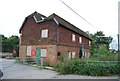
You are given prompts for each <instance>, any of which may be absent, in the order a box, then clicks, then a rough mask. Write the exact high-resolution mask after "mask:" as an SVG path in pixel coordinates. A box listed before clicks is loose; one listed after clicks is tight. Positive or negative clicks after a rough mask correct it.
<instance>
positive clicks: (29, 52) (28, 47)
mask: <svg viewBox="0 0 120 81" xmlns="http://www.w3.org/2000/svg"><path fill="white" fill-rule="evenodd" d="M27 56H31V46H27Z"/></svg>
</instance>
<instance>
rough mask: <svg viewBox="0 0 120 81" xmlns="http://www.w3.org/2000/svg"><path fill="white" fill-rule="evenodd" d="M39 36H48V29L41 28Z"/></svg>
mask: <svg viewBox="0 0 120 81" xmlns="http://www.w3.org/2000/svg"><path fill="white" fill-rule="evenodd" d="M41 37H42V38H47V37H48V29H44V30H42V34H41Z"/></svg>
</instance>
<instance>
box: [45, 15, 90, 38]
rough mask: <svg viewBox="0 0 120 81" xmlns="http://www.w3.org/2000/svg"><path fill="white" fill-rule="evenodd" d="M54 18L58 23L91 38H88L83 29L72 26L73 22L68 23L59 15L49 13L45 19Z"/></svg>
mask: <svg viewBox="0 0 120 81" xmlns="http://www.w3.org/2000/svg"><path fill="white" fill-rule="evenodd" d="M54 18H55V19H56V20H57V22H58V23H59V24H60V25H63V26H64V27H66V28H68V29H70V30H72V31H74V32H76V33H78V34H80V35H82V36H84V37H86V38H88V39H90V40H92V39H91V38H90V36H89V35H88V34H87V33H85V32H84V31H82V30H81V29H79V28H77V27H76V26H74V25H73V24H71V23H69V22H68V21H66V20H64V19H63V18H61V17H60V16H58V15H56V14H55V13H53V14H52V15H50V16H49V17H47V18H46V19H45V20H51V19H54Z"/></svg>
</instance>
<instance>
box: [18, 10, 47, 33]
mask: <svg viewBox="0 0 120 81" xmlns="http://www.w3.org/2000/svg"><path fill="white" fill-rule="evenodd" d="M31 17H34V18H35V21H40V20H42V18H46V16H44V15H42V14H40V13H38V12H36V11H35V12H34V13H32V14H30V15H28V16H27V17H26V18H25V20H24V22H23V24H22V26H21V28H20V30H19V33H21V30H22V28H23V26H24V25H25V22H26V20H27V19H28V18H31Z"/></svg>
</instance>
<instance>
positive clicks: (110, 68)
mask: <svg viewBox="0 0 120 81" xmlns="http://www.w3.org/2000/svg"><path fill="white" fill-rule="evenodd" d="M55 69H57V71H58V72H59V73H60V74H77V75H88V76H109V75H117V74H118V73H119V72H120V71H119V70H120V67H119V66H118V64H117V63H116V64H115V63H90V62H85V61H80V60H78V59H77V60H72V61H66V62H64V63H58V64H57V65H56V66H55Z"/></svg>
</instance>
